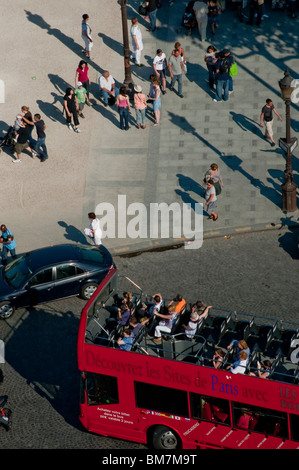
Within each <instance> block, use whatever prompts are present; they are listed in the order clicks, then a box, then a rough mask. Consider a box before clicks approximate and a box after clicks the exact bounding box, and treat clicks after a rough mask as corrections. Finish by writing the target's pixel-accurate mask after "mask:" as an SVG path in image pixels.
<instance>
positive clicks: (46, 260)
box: [26, 244, 81, 270]
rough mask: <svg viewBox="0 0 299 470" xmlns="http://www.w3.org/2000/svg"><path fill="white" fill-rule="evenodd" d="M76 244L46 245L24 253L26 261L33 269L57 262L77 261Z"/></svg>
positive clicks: (79, 257) (78, 258) (78, 257)
mask: <svg viewBox="0 0 299 470" xmlns="http://www.w3.org/2000/svg"><path fill="white" fill-rule="evenodd" d="M76 246H77V245H72V244H63V245H55V246H48V247H46V248H40V249H37V250H33V251H29V252H27V253H26V262H27V264H28V265H30V267H31V268H32V269H34V270H36V269H38V268H41V267H43V266H52V265H55V264H58V263H63V262H70V261H78V260H80V259H81V256H80V251H79V250H76Z"/></svg>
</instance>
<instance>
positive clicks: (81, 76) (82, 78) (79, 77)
mask: <svg viewBox="0 0 299 470" xmlns="http://www.w3.org/2000/svg"><path fill="white" fill-rule="evenodd" d="M88 72H89V67H88V65H87V62H86V61H85V60H80V62H79V65H78V68H77V70H76V75H75V88H78V82H81V83H82V86H83V88H85V90H86V94H87V97H88V98H89V87H90V78H89V74H88ZM88 106H90V104H88Z"/></svg>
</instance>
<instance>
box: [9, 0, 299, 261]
mask: <svg viewBox="0 0 299 470" xmlns="http://www.w3.org/2000/svg"><path fill="white" fill-rule="evenodd" d="M164 3H165V6H163V7H162V8H161V9H160V10H159V11H158V25H159V29H158V30H157V31H156V32H155V33H153V34H152V33H150V32H147V31H146V25H147V23H146V21H145V19H144V18H142V17H139V18H140V23H141V28H142V33H143V39H144V41H143V42H144V51H143V63H144V64H145V66H144V67H142V68H137V67H135V66H132V76H133V79H134V82H135V83H136V84H139V85H141V86H142V87H143V89H144V90H145V91H146V92H147V91H148V89H149V81H148V77H149V75H150V73H152V65H151V64H152V59H153V57H154V55H155V51H156V49H157V48H161V49H163V51H165V53H166V55H167V56H169V55H170V52H171V50H172V48H173V45H174V42H175V41H179V42H181V44H182V46H183V47H184V49H185V53H186V56H187V60H188V73H187V75H186V76H185V77H184V90H183V93H184V99H180V98H179V97H178V96H177V95H176V93H173V92H170V91H169V90H168V92H167V94H166V95H165V96H163V97H162V112H161V125H160V126H159V127H152V126H151V123H152V116H151V114H149V118H148V122H147V128H146V130H138V129H137V128H136V127H135V126H134V122H135V112H134V110H132V113H131V117H132V122H131V129H130V130H129V131H128V132H122V131H121V130H120V129H119V124H118V123H119V118H118V114H117V112H116V108H115V106H114V107H113V108H110V107H108V108H104V107H103V105H102V103H101V102H100V101H99V95H98V89H97V86H96V85H95V83H96V80H97V78H98V76H99V74H100V73H101V72H102V71H103V70H105V69H108V70H109V71H110V72H111V74H112V75H113V76H114V77H115V79H116V80H117V81H118V83H119V84H120V83H121V82H122V81H123V79H124V64H123V51H122V28H121V15H120V6H119V5H118V3H117V1H116V0H102V2H101V7H99V2H98V1H96V0H91V1H90V2H89V6H88V7H87V10H88V13H89V15H90V24H91V27H92V29H93V32H92V35H93V39H94V49H93V53H92V57H94V59H93V60H92V61H91V63H90V67H91V73H90V75H91V79H92V82H93V85H92V89H91V101H92V102H93V104H94V105H93V108H92V109H91V108H87V109H86V112H85V114H86V119H85V120H82V122H81V124H80V128H81V130H82V132H81V134H79V135H76V134H75V133H71V132H70V131H69V130H68V129H67V127H66V126H65V125H64V122H65V120H64V117H63V116H62V114H61V108H62V104H61V103H62V97H63V94H64V90H65V88H66V87H67V86H69V85H71V86H73V85H74V76H75V70H76V67H77V65H78V62H79V60H80V59H81V58H82V54H81V48H82V40H81V37H80V36H81V34H80V23H81V15H82V14H83V13H85V11H82V5H81V3H80V2H79V1H78V0H67V1H65V2H64V12H66V11H68V14H67V15H65V14H64V15H62V16H60V15H59V13H58V11H59V5H58V2H57V0H52V2H51V8H50V7H49V4H48V3H47V4H43V5H41V4H36V2H33V0H28V1H26V7H25V8H24V5H23V4H24V2H23V1H21V0H17V1H16V7H15V8H14V11H12V10H11V8H10V7H9V5H5V6H4V7H3V12H2V14H3V17H4V18H5V19H6V20H7V21H6V22H5V24H4V34H3V46H4V50H5V51H6V52H5V53H4V56H5V60H4V64H5V68H4V70H2V71H1V76H0V78H1V79H2V80H4V81H5V84H6V103H5V104H1V110H2V112H1V122H0V130H5V129H6V127H7V125H9V124H11V122H13V120H14V118H15V115H16V114H17V112H18V111H19V109H20V107H21V106H22V105H23V104H28V105H29V106H30V109H31V110H32V111H33V112H41V114H42V115H43V117H44V119H45V121H46V124H47V146H48V149H49V155H50V157H49V160H48V161H47V162H46V163H43V164H41V163H39V162H38V161H36V160H32V159H31V157H30V156H28V155H25V154H24V156H23V157H22V160H23V161H22V163H21V164H19V165H13V164H12V163H11V157H10V156H9V155H8V154H7V153H6V152H4V153H1V163H0V165H1V174H2V198H5V203H3V204H2V211H1V223H5V224H6V225H7V226H8V227H9V228H11V229H12V230H13V231H14V233H15V236H16V240H17V242H18V250H19V252H20V251H23V250H30V249H33V248H35V247H40V246H45V245H48V244H55V243H64V242H66V241H69V240H71V241H74V242H75V241H85V237H84V236H83V234H82V232H83V229H84V227H85V226H87V224H88V220H87V212H89V211H92V210H95V208H96V206H97V205H98V204H99V203H102V202H106V203H111V204H113V206H114V207H115V208H116V214H115V221H116V226H117V222H118V220H120V217H124V214H119V213H118V211H117V202H118V196H119V195H125V196H126V203H127V207H128V206H129V204H131V203H133V202H135V203H136V202H139V203H143V204H145V206H146V208H147V209H148V211H149V205H150V203H154V202H157V203H162V202H165V203H167V204H169V205H170V204H172V203H174V202H177V203H179V204H181V205H182V203H183V202H185V203H190V204H191V205H192V207H194V205H195V203H198V202H204V199H203V193H204V188H203V184H202V181H203V175H204V173H205V171H206V170H207V169H208V168H209V166H210V164H211V163H212V162H216V163H218V165H219V168H220V171H221V174H222V178H223V181H224V185H225V186H224V190H223V191H222V194H221V195H220V196H219V198H218V211H219V220H218V221H216V222H211V221H209V220H207V217H204V225H203V227H204V237H213V236H223V235H228V234H231V233H238V232H244V231H253V230H261V229H268V228H273V227H280V226H281V225H290V224H295V225H297V224H298V221H297V219H298V217H299V211H296V212H294V213H291V214H283V213H282V211H281V188H280V185H281V183H282V181H283V171H284V168H285V156H284V155H283V154H282V152H281V150H280V149H279V147H277V148H272V147H271V146H270V144H269V143H268V142H266V141H265V140H264V138H263V134H262V130H261V128H260V127H259V115H260V111H261V107H262V106H263V104H264V103H265V100H266V98H268V97H270V98H272V99H273V102H274V104H275V106H276V107H277V109H278V111H279V113H280V114H281V115H282V116H283V118H284V116H285V110H284V103H283V101H282V99H281V97H280V92H279V86H278V80H279V79H280V78H282V77H283V72H284V70H285V69H286V68H287V67H288V68H289V69H290V71H291V74H292V76H293V78H298V73H297V71H298V70H299V59H298V53H297V51H298V36H297V34H296V31H297V29H298V23H299V19H298V18H297V19H296V20H290V19H289V18H288V16H287V13H285V12H283V13H281V12H272V11H271V10H270V9H269V7H268V8H267V14H268V15H269V18H265V19H264V20H263V22H262V26H261V27H260V28H257V27H256V26H253V27H251V26H248V25H246V24H241V23H239V22H238V21H237V19H236V18H235V14H234V12H231V11H225V12H224V13H223V15H222V16H221V21H220V25H219V28H218V30H217V33H216V35H215V36H214V37H213V39H212V40H211V39H208V41H210V40H211V42H212V43H213V44H214V45H215V46H216V47H217V48H219V49H222V48H224V47H228V48H229V49H231V50H232V52H233V54H234V55H235V56H236V58H237V61H238V68H239V75H238V77H236V79H235V80H234V89H235V91H234V94H233V95H231V96H230V99H229V101H228V102H222V103H214V102H213V101H212V97H213V95H212V94H211V92H210V90H209V87H208V83H207V70H206V67H205V63H204V60H203V57H204V51H205V49H206V47H207V45H208V42H207V43H201V42H200V40H199V35H198V32H197V30H194V31H193V32H192V35H191V36H187V35H185V31H184V30H183V28H181V26H180V23H181V17H182V14H183V12H184V9H185V5H186V3H187V2H180V1H177V2H176V4H175V5H174V6H173V7H169V6H168V4H167V2H166V1H164ZM138 5H139V1H137V0H129V1H128V24H130V21H129V20H130V19H131V18H132V17H133V16H135V15H136V9H137V8H138ZM56 7H57V8H56ZM84 8H85V6H84ZM137 16H139V15H137ZM20 31H21V40H19V45H18V48H17V49H16V50H14V51H11V50H10V47H9V44H10V43H11V39H10V38H11V37H15V38H16V37H19V35H20ZM168 81H169V77H168ZM291 117H292V136H295V135H296V136H297V137H298V130H299V126H298V121H299V120H298V105H292V108H291ZM274 133H275V139H276V141H278V139H279V137H285V120H284V121H283V122H282V123H280V122H279V121H278V120H276V119H275V122H274ZM16 166H17V168H15V167H16ZM293 167H294V180H295V182H296V183H297V185H298V186H299V176H298V170H299V160H298V149H296V150H295V155H294V156H293ZM131 219H132V215H131V216H129V215H128V216H127V223H129V221H130V220H131ZM148 225H149V224H148ZM148 228H149V227H148ZM180 242H182V240H180V239H176V240H172V239H157V240H152V239H149V238H144V239H138V238H137V239H130V238H126V237H124V238H115V239H109V240H104V244H105V245H106V246H107V248H108V249H111V251H112V252H113V253H127V252H130V251H136V250H142V249H148V248H152V247H160V246H163V245H165V244H169V243H180Z"/></svg>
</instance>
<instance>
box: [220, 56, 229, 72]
mask: <svg viewBox="0 0 299 470" xmlns="http://www.w3.org/2000/svg"><path fill="white" fill-rule="evenodd" d="M219 71H220V73H221V74H222V73H229V65H228V62H227V59H223V60H222V61H221V65H220V70H219Z"/></svg>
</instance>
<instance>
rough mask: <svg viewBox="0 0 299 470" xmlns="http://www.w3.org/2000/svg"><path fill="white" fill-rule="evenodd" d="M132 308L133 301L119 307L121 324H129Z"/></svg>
mask: <svg viewBox="0 0 299 470" xmlns="http://www.w3.org/2000/svg"><path fill="white" fill-rule="evenodd" d="M132 308H133V304H132V302H127V303H124V304H122V306H121V307H120V308H119V309H118V313H117V320H118V324H119V325H121V326H126V325H127V324H128V322H129V320H130V317H131V309H132Z"/></svg>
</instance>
